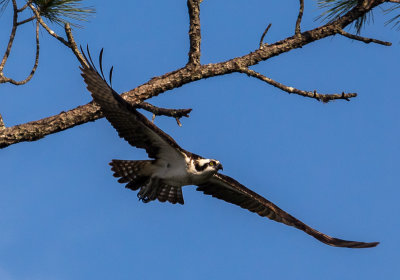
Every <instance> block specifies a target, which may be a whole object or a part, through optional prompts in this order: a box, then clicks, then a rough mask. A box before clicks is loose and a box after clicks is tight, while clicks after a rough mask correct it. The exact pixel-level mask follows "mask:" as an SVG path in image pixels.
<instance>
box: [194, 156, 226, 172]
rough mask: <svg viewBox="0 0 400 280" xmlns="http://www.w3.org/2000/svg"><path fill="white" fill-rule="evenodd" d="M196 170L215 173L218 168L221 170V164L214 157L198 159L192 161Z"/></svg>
mask: <svg viewBox="0 0 400 280" xmlns="http://www.w3.org/2000/svg"><path fill="white" fill-rule="evenodd" d="M194 167H195V168H196V171H197V172H199V173H217V172H218V170H220V169H221V170H223V169H224V168H223V167H222V164H221V163H220V162H219V161H218V160H215V159H199V160H196V161H195V163H194Z"/></svg>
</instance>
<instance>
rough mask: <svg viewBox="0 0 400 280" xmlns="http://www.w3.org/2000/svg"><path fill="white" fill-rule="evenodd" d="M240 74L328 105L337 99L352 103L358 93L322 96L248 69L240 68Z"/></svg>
mask: <svg viewBox="0 0 400 280" xmlns="http://www.w3.org/2000/svg"><path fill="white" fill-rule="evenodd" d="M238 72H240V73H244V74H247V75H248V76H251V77H254V78H257V79H259V80H261V81H264V82H266V83H268V84H270V85H272V86H274V87H277V88H279V89H281V90H283V91H286V92H287V93H289V94H291V93H294V94H298V95H301V96H304V97H309V98H314V99H316V100H318V101H322V102H324V103H328V102H329V101H331V100H336V99H345V100H347V101H350V98H352V97H356V96H357V93H344V92H343V93H341V94H321V93H317V91H316V90H314V91H304V90H299V89H296V88H294V87H289V86H285V85H284V84H281V83H279V82H277V81H274V80H272V79H271V78H268V77H265V76H264V75H261V74H260V73H258V72H256V71H254V70H250V69H249V68H246V67H240V66H238Z"/></svg>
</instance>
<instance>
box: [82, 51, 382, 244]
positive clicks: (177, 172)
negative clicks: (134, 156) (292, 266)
mask: <svg viewBox="0 0 400 280" xmlns="http://www.w3.org/2000/svg"><path fill="white" fill-rule="evenodd" d="M82 53H84V52H83V51H82ZM102 54H103V50H101V52H100V57H99V65H100V70H101V71H100V73H101V76H100V74H99V72H98V71H97V69H96V67H95V66H94V63H93V61H92V59H91V57H90V52H89V49H88V56H89V59H90V61H89V60H88V59H86V61H87V62H88V65H87V66H83V67H81V68H80V69H81V70H82V77H83V78H84V80H85V83H86V84H87V89H88V90H89V91H90V92H91V94H92V97H93V100H94V101H95V102H96V103H97V104H98V105H100V107H101V110H102V111H103V113H104V115H105V117H106V118H107V120H108V121H109V122H110V123H111V125H112V126H113V127H114V128H115V129H116V130H117V131H118V134H119V136H120V137H122V138H124V139H125V140H126V141H128V143H129V144H131V145H132V146H134V147H137V148H143V149H145V150H146V152H147V154H148V156H149V157H150V158H151V160H116V159H114V160H112V161H111V162H110V165H111V166H112V168H111V170H112V171H114V176H115V177H119V180H118V182H120V183H127V184H126V188H128V189H131V190H133V191H137V190H138V193H137V196H138V198H139V199H140V200H142V201H143V202H146V203H147V202H150V201H153V200H156V199H158V200H159V201H161V202H165V201H168V202H170V203H173V204H175V203H179V204H183V203H184V201H183V195H182V187H183V186H186V185H196V186H197V190H198V191H201V192H203V193H204V194H206V195H211V196H213V197H216V198H219V199H222V200H224V201H226V202H229V203H233V204H236V205H238V206H240V207H242V208H244V209H247V210H249V211H251V212H255V213H257V214H258V215H260V216H262V217H267V218H269V219H271V220H274V221H276V222H280V223H284V224H286V225H289V226H293V227H295V228H297V229H299V230H302V231H304V232H305V233H307V234H309V235H311V236H313V237H314V238H316V239H318V240H319V241H321V242H323V243H325V244H328V245H331V246H336V247H347V248H369V247H374V246H376V245H378V244H379V242H371V243H366V242H357V241H347V240H342V239H338V238H334V237H331V236H328V235H326V234H323V233H321V232H319V231H317V230H315V229H313V228H311V227H309V226H308V225H306V224H304V223H303V222H301V221H299V220H298V219H296V218H295V217H293V216H291V215H290V214H288V213H286V212H285V211H283V210H281V209H280V208H279V207H278V206H276V205H275V204H273V203H272V202H270V201H268V200H267V199H265V198H264V197H262V196H260V195H258V194H257V193H255V192H253V191H251V190H250V189H248V188H246V187H245V186H243V185H242V184H240V183H239V182H237V181H236V180H234V179H232V178H231V177H228V176H226V175H223V174H221V173H219V172H218V171H219V170H222V169H223V168H222V164H221V163H220V162H219V161H218V160H215V159H206V158H203V157H201V156H199V155H196V154H194V153H191V152H188V151H186V150H184V149H182V148H181V147H180V146H179V145H178V144H177V143H176V142H175V141H174V139H172V138H171V137H170V136H169V135H168V134H166V133H165V132H164V131H162V130H161V129H160V128H158V127H157V126H156V125H154V124H153V123H152V122H150V121H149V120H148V119H147V118H146V117H145V116H143V115H142V114H140V113H139V112H138V111H137V110H136V109H135V107H134V106H132V105H131V104H129V103H128V102H126V101H125V100H124V99H123V98H122V97H121V96H120V95H118V94H117V93H116V92H115V91H114V90H113V89H112V87H111V86H110V85H109V84H108V83H107V81H106V79H105V78H104V74H103V69H102ZM84 55H85V54H84ZM85 58H86V56H85ZM111 78H112V68H111V70H110V83H111Z"/></svg>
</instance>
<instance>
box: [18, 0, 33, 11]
mask: <svg viewBox="0 0 400 280" xmlns="http://www.w3.org/2000/svg"><path fill="white" fill-rule="evenodd" d="M31 3H32V0H29V1H28V2H26V3H25V5H23V6H22V8H21V9H18V10H17V11H18V13H20V12H22V11H24V10H25V9H26V8H28V6H29V5H30V4H31Z"/></svg>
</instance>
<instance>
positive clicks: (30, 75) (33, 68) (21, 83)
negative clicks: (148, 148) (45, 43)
mask: <svg viewBox="0 0 400 280" xmlns="http://www.w3.org/2000/svg"><path fill="white" fill-rule="evenodd" d="M38 65H39V21H36V54H35V63H34V64H33V67H32V70H31V73H29V75H28V77H26V78H25V80H22V81H15V80H13V79H10V78H6V77H4V82H8V83H11V84H13V85H16V86H20V85H24V84H26V83H27V82H29V81H30V80H31V79H32V77H33V75H34V74H35V72H36V69H37V67H38Z"/></svg>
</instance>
